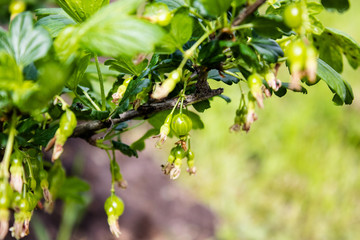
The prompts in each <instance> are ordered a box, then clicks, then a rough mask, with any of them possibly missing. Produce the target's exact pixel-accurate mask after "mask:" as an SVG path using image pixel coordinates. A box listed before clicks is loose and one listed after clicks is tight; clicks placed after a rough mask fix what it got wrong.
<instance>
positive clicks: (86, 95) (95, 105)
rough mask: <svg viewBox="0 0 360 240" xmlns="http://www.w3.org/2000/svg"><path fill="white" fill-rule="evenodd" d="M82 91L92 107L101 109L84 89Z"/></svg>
mask: <svg viewBox="0 0 360 240" xmlns="http://www.w3.org/2000/svg"><path fill="white" fill-rule="evenodd" d="M83 92H84V95H85V97H86V98H87V99H88V100H89V101H90V103H91V104H92V105H93V106H94V108H95V109H96V111H101V109H100V108H99V106H98V105H97V104H96V103H95V102H94V100H92V98H91V97H90V96H89V94H88V93H87V92H86V91H84V90H83Z"/></svg>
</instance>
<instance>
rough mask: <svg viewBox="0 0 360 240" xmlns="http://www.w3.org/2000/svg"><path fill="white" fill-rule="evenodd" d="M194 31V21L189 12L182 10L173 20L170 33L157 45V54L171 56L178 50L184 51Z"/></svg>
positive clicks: (185, 9)
mask: <svg viewBox="0 0 360 240" xmlns="http://www.w3.org/2000/svg"><path fill="white" fill-rule="evenodd" d="M192 31H193V19H192V18H191V17H190V16H189V10H188V9H187V8H180V9H179V10H177V11H176V13H175V15H174V17H173V18H172V20H171V24H170V30H169V32H168V33H167V34H165V35H164V36H163V38H162V39H160V42H159V43H158V44H157V46H156V52H157V53H161V54H171V53H173V52H175V50H176V49H182V47H183V45H184V44H185V43H186V42H187V41H189V39H190V38H191V35H192Z"/></svg>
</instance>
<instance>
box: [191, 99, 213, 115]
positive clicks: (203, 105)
mask: <svg viewBox="0 0 360 240" xmlns="http://www.w3.org/2000/svg"><path fill="white" fill-rule="evenodd" d="M193 107H194V108H195V110H196V111H198V112H201V113H202V112H205V110H206V109H209V108H210V107H211V106H210V101H209V100H204V101H201V102H197V103H194V104H193Z"/></svg>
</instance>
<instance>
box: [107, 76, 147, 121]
mask: <svg viewBox="0 0 360 240" xmlns="http://www.w3.org/2000/svg"><path fill="white" fill-rule="evenodd" d="M150 83H151V82H150V80H149V79H147V78H145V79H142V78H141V77H138V78H137V79H133V80H131V81H130V83H129V85H128V87H127V88H126V91H125V93H124V96H123V98H122V99H121V101H120V103H119V106H118V107H117V108H116V110H115V112H114V113H113V115H112V117H114V118H116V117H117V116H118V115H119V114H120V113H123V112H124V111H126V110H127V108H128V106H129V103H130V97H132V96H136V94H138V93H139V92H141V91H142V90H143V89H144V88H147V87H148V86H149V85H150Z"/></svg>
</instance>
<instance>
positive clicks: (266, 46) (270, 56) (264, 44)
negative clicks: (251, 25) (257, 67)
mask: <svg viewBox="0 0 360 240" xmlns="http://www.w3.org/2000/svg"><path fill="white" fill-rule="evenodd" d="M250 45H251V46H253V47H254V48H255V49H256V51H257V52H258V53H259V54H260V56H261V57H262V58H263V59H264V60H265V61H267V62H269V63H276V62H277V60H278V58H279V57H283V56H284V52H283V51H282V49H281V47H280V46H279V45H278V44H277V42H275V41H274V40H272V39H265V38H253V39H252V40H251V41H250Z"/></svg>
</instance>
